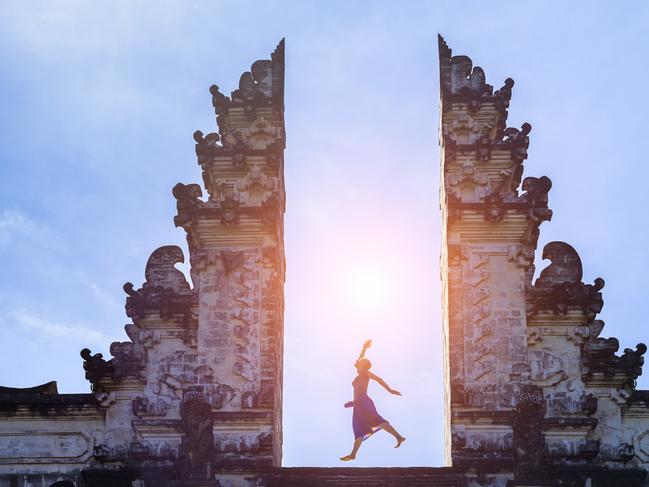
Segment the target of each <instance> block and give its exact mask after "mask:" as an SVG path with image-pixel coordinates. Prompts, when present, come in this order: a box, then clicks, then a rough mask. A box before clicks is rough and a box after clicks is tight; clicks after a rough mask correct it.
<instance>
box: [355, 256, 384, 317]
mask: <svg viewBox="0 0 649 487" xmlns="http://www.w3.org/2000/svg"><path fill="white" fill-rule="evenodd" d="M344 283H345V289H344V291H345V294H346V297H347V299H348V300H349V304H350V305H351V306H352V307H354V308H357V309H361V310H380V309H382V308H384V307H385V306H386V304H387V301H388V300H389V299H390V279H389V276H388V273H387V272H386V270H385V269H382V268H380V267H378V266H373V265H372V264H369V263H368V264H363V265H356V266H353V267H352V268H351V269H349V271H348V272H347V275H346V276H345V280H344Z"/></svg>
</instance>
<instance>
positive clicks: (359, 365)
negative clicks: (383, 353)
mask: <svg viewBox="0 0 649 487" xmlns="http://www.w3.org/2000/svg"><path fill="white" fill-rule="evenodd" d="M354 366H355V367H356V370H358V371H359V372H366V371H368V370H370V368H371V367H372V362H370V361H369V360H368V359H366V358H361V359H358V360H357V361H356V363H355V364H354Z"/></svg>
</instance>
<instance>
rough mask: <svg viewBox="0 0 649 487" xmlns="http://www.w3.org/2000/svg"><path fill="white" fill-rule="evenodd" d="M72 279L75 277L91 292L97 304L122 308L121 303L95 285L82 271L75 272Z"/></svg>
mask: <svg viewBox="0 0 649 487" xmlns="http://www.w3.org/2000/svg"><path fill="white" fill-rule="evenodd" d="M74 277H76V278H77V279H78V280H79V282H81V283H82V284H83V285H84V286H86V287H87V288H88V289H89V290H90V291H91V292H92V294H93V295H94V297H95V299H96V300H97V302H99V303H101V304H103V305H105V306H108V307H111V308H121V307H122V305H121V303H119V302H118V301H117V300H116V299H115V298H114V297H113V296H112V295H111V294H110V293H109V292H107V291H106V290H104V289H103V288H102V287H101V286H99V285H98V284H97V283H95V282H94V281H93V280H92V279H91V278H90V277H89V276H88V274H86V273H85V272H84V271H75V272H74Z"/></svg>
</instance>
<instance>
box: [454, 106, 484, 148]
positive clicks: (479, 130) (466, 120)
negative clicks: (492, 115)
mask: <svg viewBox="0 0 649 487" xmlns="http://www.w3.org/2000/svg"><path fill="white" fill-rule="evenodd" d="M490 130H491V127H489V126H488V125H484V124H481V123H479V122H477V121H476V120H475V119H474V118H473V117H472V116H471V115H469V114H468V113H460V114H458V115H457V117H455V118H454V119H453V120H452V121H451V122H448V123H446V124H444V127H443V129H442V134H443V135H444V136H445V137H447V138H448V139H450V140H452V141H453V142H454V143H455V144H462V145H470V144H475V143H476V142H478V140H479V139H480V138H481V137H483V136H488V133H489V131H490Z"/></svg>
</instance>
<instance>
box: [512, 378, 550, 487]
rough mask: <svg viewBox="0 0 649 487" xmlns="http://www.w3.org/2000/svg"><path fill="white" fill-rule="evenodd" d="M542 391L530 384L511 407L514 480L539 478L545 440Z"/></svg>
mask: <svg viewBox="0 0 649 487" xmlns="http://www.w3.org/2000/svg"><path fill="white" fill-rule="evenodd" d="M544 415H545V411H544V402H543V391H542V389H540V388H534V387H530V388H529V390H528V391H526V392H523V393H520V394H519V395H518V397H517V401H516V407H515V408H514V422H513V446H514V458H515V463H514V464H515V467H514V469H515V474H516V479H517V480H522V479H528V478H529V479H530V480H532V479H534V480H539V478H538V477H539V473H540V470H541V465H542V463H541V462H542V459H543V458H542V457H543V450H544V445H545V439H544V437H543V432H542V431H543V428H542V424H543V417H544Z"/></svg>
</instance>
